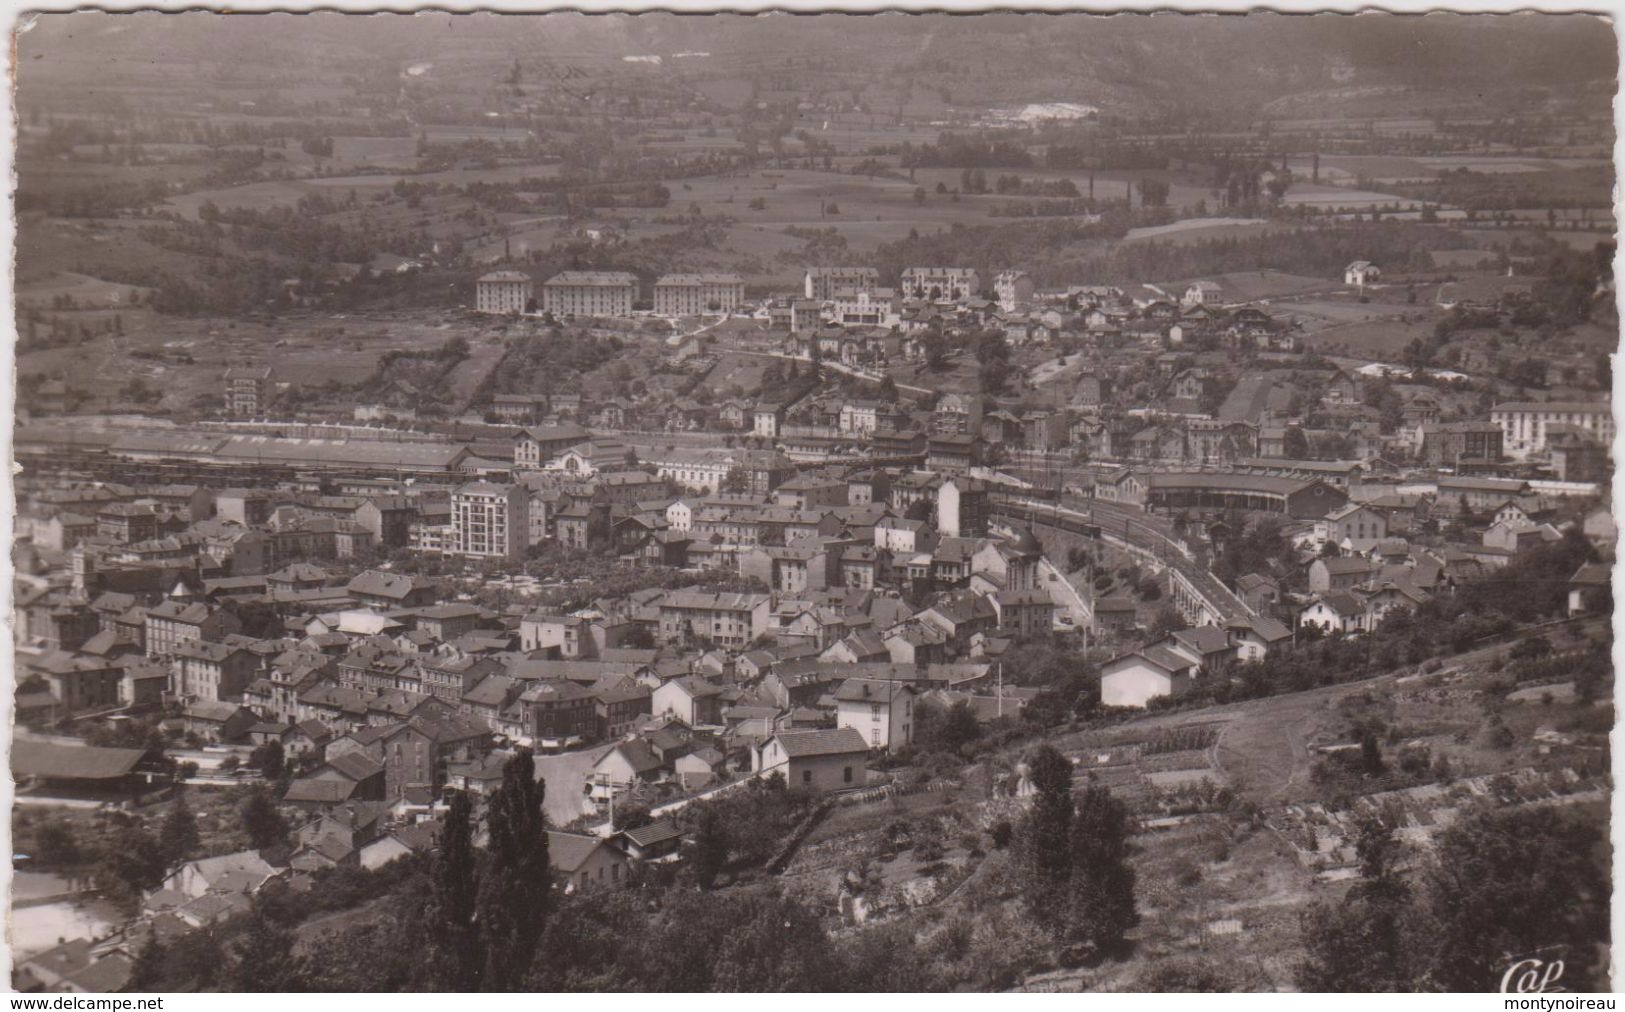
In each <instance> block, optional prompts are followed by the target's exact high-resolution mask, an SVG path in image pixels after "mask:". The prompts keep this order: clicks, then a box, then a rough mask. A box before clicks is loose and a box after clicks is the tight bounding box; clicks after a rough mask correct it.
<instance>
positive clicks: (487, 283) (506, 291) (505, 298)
mask: <svg viewBox="0 0 1625 1012" xmlns="http://www.w3.org/2000/svg"><path fill="white" fill-rule="evenodd" d="M534 297H535V296H534V289H533V287H532V284H531V280H530V275H529V274H525V273H523V272H521V271H493V272H492V273H490V274H487V275H485V276H484V277H482V278H480V279H479V280H478V281H476V282H474V308H475V310H477V311H478V312H481V313H503V314H508V315H515V314H518V313H523V312H525V311H526V310H528V309H529V308H530V304H531V301H532V300H533V299H534Z"/></svg>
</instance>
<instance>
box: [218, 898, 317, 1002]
mask: <svg viewBox="0 0 1625 1012" xmlns="http://www.w3.org/2000/svg"><path fill="white" fill-rule="evenodd" d="M293 947H294V934H293V931H292V929H290V928H287V927H283V926H281V925H279V924H276V923H275V922H273V921H272V920H271V919H270V918H268V917H266V916H265V913H264V911H263V910H261V909H260V908H259V907H258V906H256V907H255V908H254V910H253V912H251V913H250V914H249V915H248V923H247V925H245V926H244V928H243V930H242V931H241V933H239V934H238V935H237V937H236V938H234V939H233V940H232V942H231V944H230V945H229V946H228V947H227V950H226V952H227V958H228V959H229V960H230V963H229V967H230V968H229V969H228V970H227V972H226V980H225V985H226V990H228V991H243V992H254V993H259V994H265V993H271V992H284V991H301V990H304V989H305V962H304V960H303V959H302V958H300V957H299V956H296V955H295V954H294V951H293Z"/></svg>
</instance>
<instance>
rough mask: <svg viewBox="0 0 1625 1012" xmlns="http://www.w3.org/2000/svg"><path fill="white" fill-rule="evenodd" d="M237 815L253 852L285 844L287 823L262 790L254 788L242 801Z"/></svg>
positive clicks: (268, 795) (269, 797)
mask: <svg viewBox="0 0 1625 1012" xmlns="http://www.w3.org/2000/svg"><path fill="white" fill-rule="evenodd" d="M238 815H239V817H240V818H241V819H242V823H243V832H244V833H245V834H247V836H248V845H249V846H250V847H253V848H254V849H255V850H263V849H265V848H266V847H274V846H278V845H280V844H285V843H287V841H288V823H287V821H286V820H285V819H283V818H282V813H280V812H278V811H277V809H276V803H275V802H273V801H272V800H271V796H270V794H268V793H266V791H265V790H264V789H263V788H255V789H254V790H253V791H252V792H250V793H249V795H248V797H247V798H245V799H243V803H242V806H241V807H240V808H239V809H238Z"/></svg>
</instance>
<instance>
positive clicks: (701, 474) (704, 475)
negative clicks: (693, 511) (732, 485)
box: [644, 450, 734, 492]
mask: <svg viewBox="0 0 1625 1012" xmlns="http://www.w3.org/2000/svg"><path fill="white" fill-rule="evenodd" d="M644 467H653V468H654V469H655V475H656V476H658V477H661V478H666V479H669V480H671V481H674V482H676V483H677V484H678V485H681V486H684V487H686V488H704V489H710V490H711V491H712V492H715V491H717V490H718V489H720V488H721V487H722V483H723V482H724V481H727V480H728V472H730V471H732V470H733V467H734V465H733V462H732V461H731V460H717V459H715V458H714V457H710V456H709V455H707V454H705V453H704V452H703V451H700V452H695V453H693V455H690V454H688V453H684V452H683V451H681V450H677V451H674V452H672V453H669V454H667V455H666V456H665V457H664V458H663V459H661V460H650V461H645V462H644Z"/></svg>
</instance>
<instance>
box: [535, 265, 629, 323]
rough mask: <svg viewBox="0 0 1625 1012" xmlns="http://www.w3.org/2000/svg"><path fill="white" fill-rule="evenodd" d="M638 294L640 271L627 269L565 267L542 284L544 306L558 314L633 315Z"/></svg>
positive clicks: (555, 314)
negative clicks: (579, 269) (628, 271)
mask: <svg viewBox="0 0 1625 1012" xmlns="http://www.w3.org/2000/svg"><path fill="white" fill-rule="evenodd" d="M637 297H638V278H637V275H636V274H627V273H626V272H624V271H565V272H564V273H562V274H555V275H554V276H552V277H550V278H548V279H547V281H546V282H544V283H543V284H542V309H543V310H545V311H547V312H549V313H552V314H553V315H554V316H630V315H632V303H633V302H634V301H636V300H637Z"/></svg>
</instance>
